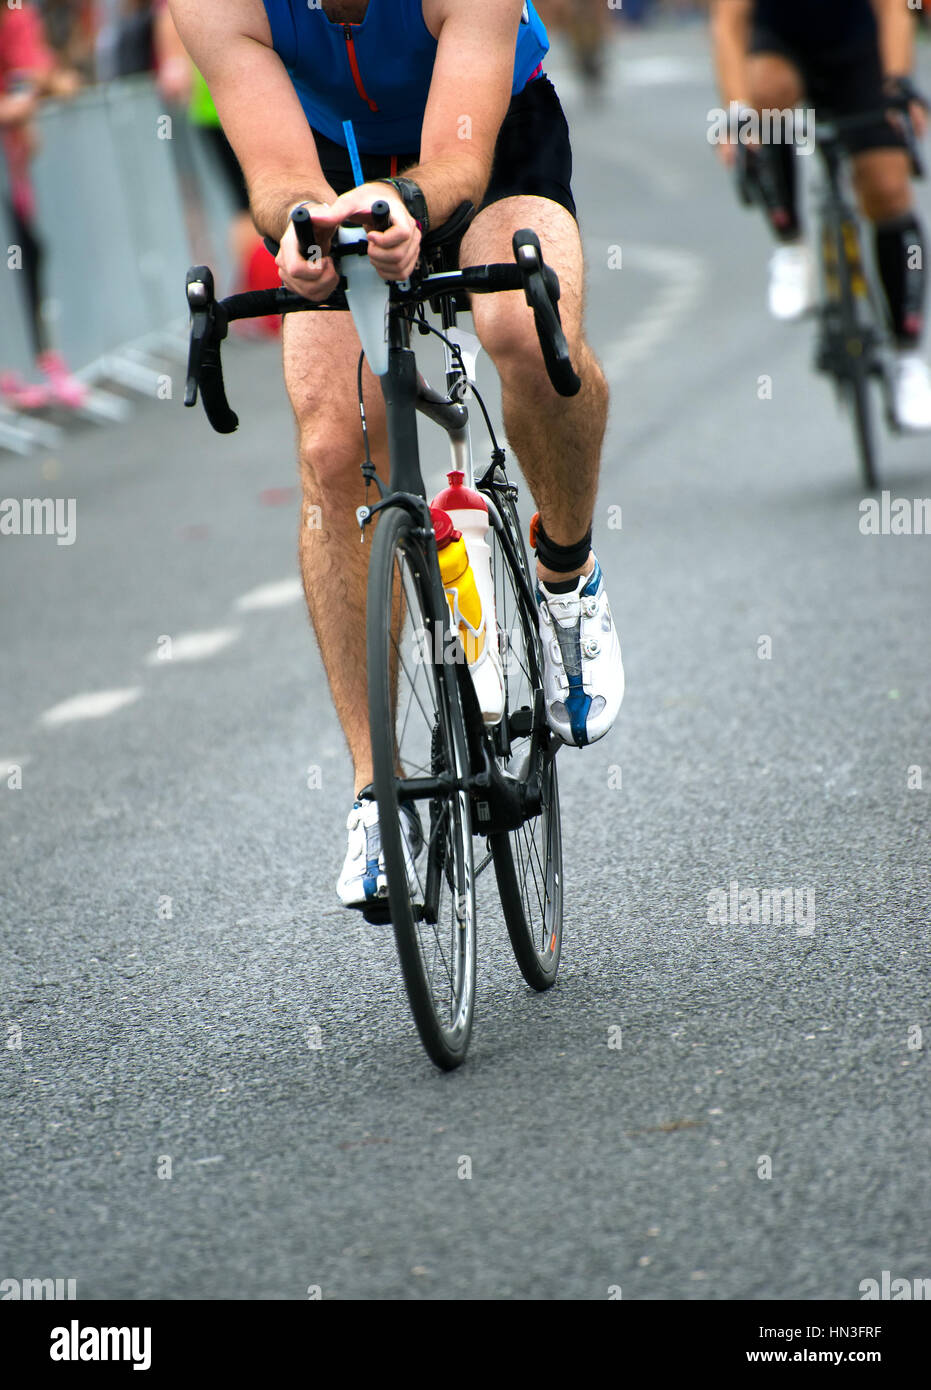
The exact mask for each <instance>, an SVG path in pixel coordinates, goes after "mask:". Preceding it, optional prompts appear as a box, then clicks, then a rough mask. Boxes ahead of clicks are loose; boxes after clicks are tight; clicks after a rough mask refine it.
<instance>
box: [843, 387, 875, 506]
mask: <svg viewBox="0 0 931 1390" xmlns="http://www.w3.org/2000/svg"><path fill="white" fill-rule="evenodd" d="M844 391H845V394H846V395H847V398H848V401H849V404H850V411H851V414H852V417H853V431H854V437H855V439H856V443H857V455H858V458H859V460H860V478H861V481H862V483H863V486H864V487H865V488H866V489H867V490H868V491H870V492H872V491H873V490H874V489H875V488H876V478H877V474H876V437H875V429H874V413H873V405H872V401H871V399H870V375H869V373H868V372H867V371H864V370H863V369H862V368H859V367H858V368H854V370H853V371H852V372H851V373H850V375H849V376H848V377H847V378H846V380H845V382H844Z"/></svg>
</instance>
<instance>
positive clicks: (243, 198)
mask: <svg viewBox="0 0 931 1390" xmlns="http://www.w3.org/2000/svg"><path fill="white" fill-rule="evenodd" d="M197 129H198V130H199V131H200V133H201V135H202V137H203V140H204V142H205V144H206V145H207V148H208V149H209V150H210V151H211V152H212V154H213V155H214V157H215V158H216V161H217V164H218V165H219V167H220V169H222V171H223V175H224V178H225V179H226V185H227V188H228V189H229V191H230V193H231V195H232V198H233V202H234V204H235V206H236V209H237V211H238V212H248V211H249V190H248V189H247V188H246V180H245V177H244V176H243V172H242V169H241V168H240V166H239V160H238V159H237V158H236V155H235V154H234V153H233V147H232V145H231V144H230V142H229V141H228V140H227V138H226V136H225V135H224V133H223V131H222V130H221V129H220V127H219V126H218V125H201V126H198V127H197Z"/></svg>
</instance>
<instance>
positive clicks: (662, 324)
mask: <svg viewBox="0 0 931 1390" xmlns="http://www.w3.org/2000/svg"><path fill="white" fill-rule="evenodd" d="M622 250H623V256H624V268H623V270H621V271H618V272H617V273H618V274H620V275H623V274H624V273H625V272H626V271H627V270H628V269H630V270H635V271H639V270H643V271H645V272H646V274H647V275H654V276H656V278H657V279H658V280H661V281H662V282H663V284H662V288H661V289H660V291H659V293H658V294H657V295H656V297H655V298H654V299H653V300H652V302H651V303H650V305H649V307H648V308H647V309H646V310H645V311H644V313H643V314H641V316H640V318H638V319H635V320H634V322H633V323H632V324H631V326H630V327H629V328H628V329H627V331H626V332H625V333H623V334H622V335H621V337H620V338H618V339H617V340H616V341H615V342H614V343H612V344H611V346H610V347H609V348H607V349H606V351H605V352H604V354H603V356H602V360H601V363H602V368H603V369H604V374H605V376H606V377H607V378H608V380H609V381H611V382H616V381H617V380H618V379H619V378H620V377H622V376H623V375H624V374H625V372H627V371H629V369H630V368H631V367H632V366H633V365H634V364H635V363H639V362H642V361H643V359H644V358H645V357H647V356H649V354H650V353H651V352H654V351H655V350H656V348H657V347H658V346H659V345H660V343H661V342H663V341H664V340H665V339H666V338H668V337H669V336H670V334H671V333H672V332H673V330H674V329H675V328H676V327H677V326H678V324H679V323H680V322H681V321H682V320H683V319H684V318H685V317H686V316H687V315H688V314H689V313H690V312H691V310H692V307H693V306H694V304H695V303H696V301H697V299H698V296H699V293H700V292H701V289H702V285H703V283H704V278H705V270H704V264H703V262H702V260H701V257H700V256H697V255H695V253H694V252H693V251H685V250H683V249H682V248H681V247H677V246H642V245H639V244H638V245H634V246H630V245H625V246H624V247H623V248H622Z"/></svg>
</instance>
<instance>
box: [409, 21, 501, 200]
mask: <svg viewBox="0 0 931 1390" xmlns="http://www.w3.org/2000/svg"><path fill="white" fill-rule="evenodd" d="M522 3H523V0H470V3H469V4H468V5H463V4H462V3H458V2H457V0H425V4H424V19H425V20H426V23H427V25H428V27H429V28H430V30H431V31H432V32H433V33H435V34H437V36H438V41H437V50H436V62H435V64H434V67H433V77H432V80H431V83H430V95H429V98H428V100H427V109H426V113H425V115H424V123H423V133H422V136H421V141H420V163H419V164H417V165H415V166H414V168H412V169H406V170H405V171H404V172H405V174H406V175H407V176H408V177H409V178H412V179H414V180H415V181H416V182H417V183H418V184H419V185H420V187H421V188H422V189H423V192H424V196H425V198H426V200H427V207H428V209H429V212H430V221H431V222H432V223H433V224H435V225H438V224H439V223H441V222H444V221H445V220H446V218H447V217H449V215H450V213H452V212H454V211H455V209H456V208H457V207H458V205H459V204H460V203H461V202H464V201H465V200H466V199H468V200H469V201H470V202H473V203H474V204H475V205H476V207H477V206H478V204H479V203H480V202H481V200H482V196H483V195H484V192H485V189H486V188H487V187H488V180H489V179H490V177H491V165H492V160H493V159H494V153H495V141H496V140H497V138H498V131H499V129H500V127H501V122H502V121H503V120H504V117H505V114H506V112H507V109H508V105H509V103H510V100H511V86H512V83H513V77H514V50H515V47H516V44H517V31H518V26H519V23H520V15H521V9H522Z"/></svg>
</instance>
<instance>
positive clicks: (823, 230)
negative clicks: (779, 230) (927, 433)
mask: <svg viewBox="0 0 931 1390" xmlns="http://www.w3.org/2000/svg"><path fill="white" fill-rule="evenodd" d="M817 148H818V151H819V153H820V155H821V173H822V177H821V184H820V188H819V190H818V198H817V206H818V222H819V248H820V266H821V274H822V292H823V299H822V303H821V306H820V318H821V340H820V342H819V347H818V357H817V365H818V367H819V369H820V370H822V371H827V372H829V373H830V374H831V375H833V376H834V377H835V378H836V379H837V381H838V382H841V381H844V380H847V379H850V378H852V377H853V376H854V375H856V374H857V373H859V372H861V371H863V370H864V362H865V370H866V372H867V373H868V374H870V375H873V376H878V377H879V378H880V381H881V383H882V389H883V397H884V403H885V407H886V412H885V413H886V417H887V421H888V423H889V426H890V428H893V429H895V428H897V426H896V423H895V419H894V415H893V412H892V381H891V373H890V364H889V354H890V352H891V342H892V337H891V324H890V321H889V313H888V307H887V305H886V303H885V299H884V297H883V295H882V294H881V293H880V291H879V289H878V286H877V284H876V279H875V273H874V271H873V267H872V265H871V264H870V263H869V262H868V261H867V260H866V258H865V257H864V254H863V238H862V235H861V218H860V215H859V213H858V211H857V209H856V207H855V206H854V204H853V201H852V199H851V197H850V195H849V192H848V190H847V187H846V186H845V180H844V165H845V159H846V151H845V148H844V145H843V140H842V138H841V134H840V131H839V130H838V128H837V126H835V125H834V124H833V123H828V124H827V125H826V127H823V128H822V130H821V131H819V138H818V143H817ZM858 306H862V308H858ZM854 358H859V359H862V360H860V361H856V360H853V359H854Z"/></svg>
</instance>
